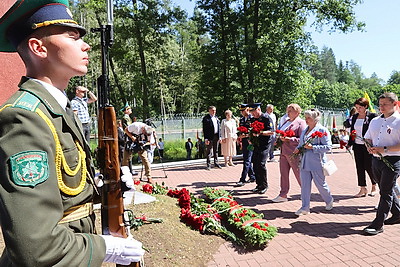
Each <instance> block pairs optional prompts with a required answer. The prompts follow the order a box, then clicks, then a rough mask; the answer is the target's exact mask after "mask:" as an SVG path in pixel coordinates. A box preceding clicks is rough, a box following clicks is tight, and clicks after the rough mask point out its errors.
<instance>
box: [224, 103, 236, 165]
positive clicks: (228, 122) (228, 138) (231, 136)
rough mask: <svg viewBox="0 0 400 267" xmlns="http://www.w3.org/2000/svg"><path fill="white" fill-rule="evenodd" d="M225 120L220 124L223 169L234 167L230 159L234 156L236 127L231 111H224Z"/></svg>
mask: <svg viewBox="0 0 400 267" xmlns="http://www.w3.org/2000/svg"><path fill="white" fill-rule="evenodd" d="M225 117H226V118H225V119H223V120H222V122H221V139H222V142H221V150H222V155H223V156H224V160H225V167H228V166H234V165H233V161H232V158H233V156H235V155H236V139H237V134H236V132H237V125H236V120H234V119H233V118H232V111H230V110H229V109H228V110H227V111H225Z"/></svg>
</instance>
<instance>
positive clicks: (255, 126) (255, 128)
mask: <svg viewBox="0 0 400 267" xmlns="http://www.w3.org/2000/svg"><path fill="white" fill-rule="evenodd" d="M250 127H251V128H252V132H253V133H260V132H261V131H262V130H263V129H264V123H262V122H259V121H255V122H253V123H251V124H250Z"/></svg>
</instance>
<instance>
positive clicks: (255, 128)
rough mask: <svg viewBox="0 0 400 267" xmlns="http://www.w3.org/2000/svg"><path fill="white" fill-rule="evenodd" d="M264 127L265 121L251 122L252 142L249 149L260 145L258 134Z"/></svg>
mask: <svg viewBox="0 0 400 267" xmlns="http://www.w3.org/2000/svg"><path fill="white" fill-rule="evenodd" d="M263 129H264V123H262V122H259V121H255V122H253V123H251V124H250V129H249V130H250V131H249V133H250V135H249V139H250V143H251V144H250V145H249V147H248V149H249V150H254V145H258V136H259V134H260V132H261V131H262V130H263Z"/></svg>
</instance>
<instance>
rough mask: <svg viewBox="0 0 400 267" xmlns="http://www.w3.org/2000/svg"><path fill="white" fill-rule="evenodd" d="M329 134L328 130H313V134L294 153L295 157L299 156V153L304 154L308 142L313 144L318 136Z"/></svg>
mask: <svg viewBox="0 0 400 267" xmlns="http://www.w3.org/2000/svg"><path fill="white" fill-rule="evenodd" d="M327 135H328V133H327V132H324V133H323V132H320V131H315V132H313V133H312V134H311V136H310V137H309V138H308V139H307V140H306V141H305V142H304V144H303V145H302V146H301V147H299V149H298V152H297V153H293V154H292V155H293V156H295V157H296V156H299V155H303V154H304V152H305V150H306V148H305V147H306V146H307V145H308V144H311V143H312V142H313V141H314V140H315V139H316V138H322V137H324V136H327Z"/></svg>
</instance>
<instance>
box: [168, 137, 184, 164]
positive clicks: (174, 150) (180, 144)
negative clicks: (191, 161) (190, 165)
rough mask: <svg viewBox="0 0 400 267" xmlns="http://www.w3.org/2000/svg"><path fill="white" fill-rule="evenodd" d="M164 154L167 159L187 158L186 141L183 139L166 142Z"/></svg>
mask: <svg viewBox="0 0 400 267" xmlns="http://www.w3.org/2000/svg"><path fill="white" fill-rule="evenodd" d="M164 156H165V158H166V159H167V160H182V159H186V149H185V142H184V141H183V140H174V141H168V142H165V148H164Z"/></svg>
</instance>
